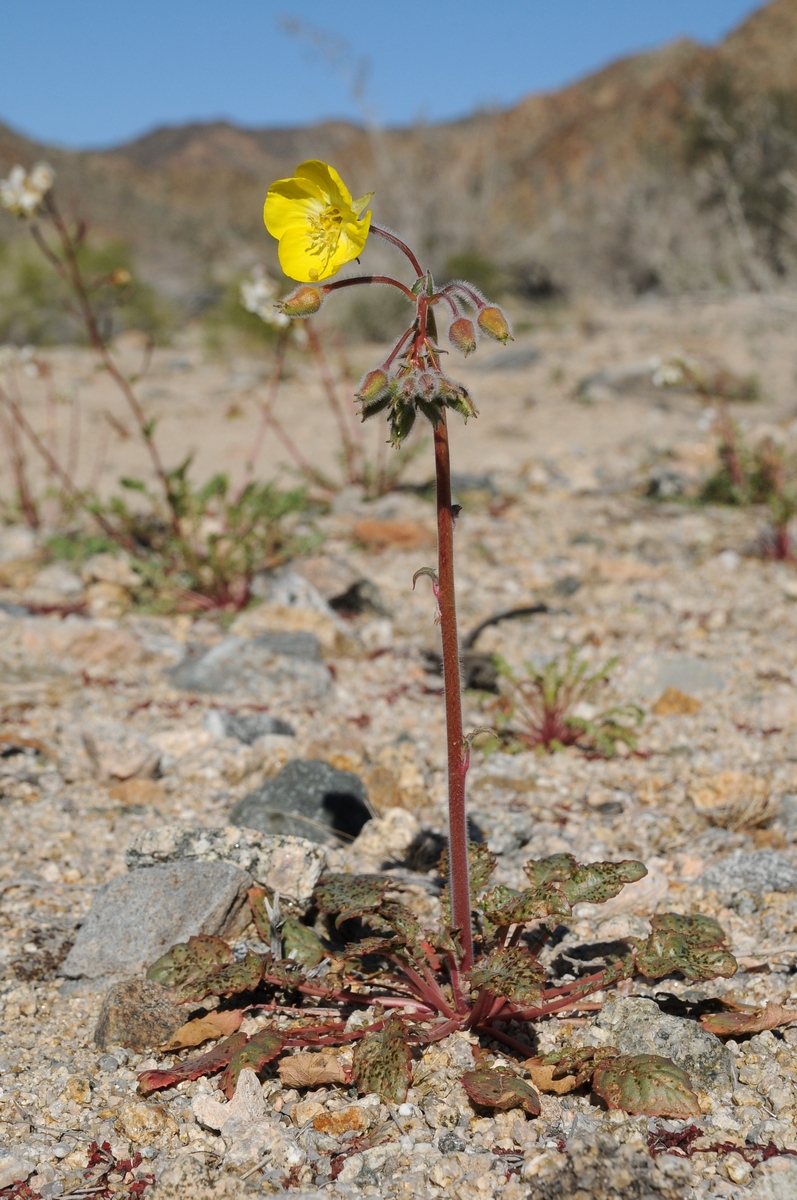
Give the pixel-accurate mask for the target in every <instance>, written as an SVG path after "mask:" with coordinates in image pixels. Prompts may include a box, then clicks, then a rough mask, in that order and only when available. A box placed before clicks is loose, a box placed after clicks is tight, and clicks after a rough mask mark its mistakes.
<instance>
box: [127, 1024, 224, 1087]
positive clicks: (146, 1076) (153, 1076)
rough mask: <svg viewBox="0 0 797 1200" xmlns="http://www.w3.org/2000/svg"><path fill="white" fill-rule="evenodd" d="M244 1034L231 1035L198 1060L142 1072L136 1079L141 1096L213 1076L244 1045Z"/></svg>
mask: <svg viewBox="0 0 797 1200" xmlns="http://www.w3.org/2000/svg"><path fill="white" fill-rule="evenodd" d="M246 1041H247V1038H246V1034H245V1033H233V1034H232V1035H231V1036H230V1037H228V1038H225V1039H224V1041H223V1042H219V1044H218V1046H216V1047H215V1048H214V1049H213V1050H209V1051H208V1053H207V1054H202V1055H201V1056H200V1057H199V1058H190V1059H188V1061H187V1062H181V1063H177V1064H176V1065H175V1066H173V1067H166V1068H165V1069H164V1070H162V1071H144V1072H143V1074H141V1075H139V1077H138V1090H139V1091H140V1092H141V1094H142V1096H148V1095H149V1093H150V1092H154V1091H156V1090H157V1089H158V1088H165V1087H173V1086H174V1085H175V1084H176V1083H182V1082H183V1081H184V1080H186V1079H201V1077H202V1076H203V1075H215V1074H216V1072H217V1071H221V1070H223V1069H224V1067H226V1066H227V1064H228V1063H229V1062H230V1061H231V1059H232V1058H233V1056H234V1055H235V1054H236V1052H237V1051H238V1050H241V1049H242V1048H243V1047H244V1046H245V1045H246Z"/></svg>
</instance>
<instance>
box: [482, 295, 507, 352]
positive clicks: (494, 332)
mask: <svg viewBox="0 0 797 1200" xmlns="http://www.w3.org/2000/svg"><path fill="white" fill-rule="evenodd" d="M478 321H479V329H481V331H482V333H486V334H487V336H488V337H491V338H495V340H496V341H497V342H504V343H506V342H507V341H510V342H513V341H514V340H515V339H514V338H513V337H512V330H511V329H510V328H509V322H508V321H507V319H506V317H505V316H504V314H503V313H502V312H501V309H500V308H498V307H497V305H495V304H487V305H485V307H484V308H483V309H481V310H480V312H479V317H478Z"/></svg>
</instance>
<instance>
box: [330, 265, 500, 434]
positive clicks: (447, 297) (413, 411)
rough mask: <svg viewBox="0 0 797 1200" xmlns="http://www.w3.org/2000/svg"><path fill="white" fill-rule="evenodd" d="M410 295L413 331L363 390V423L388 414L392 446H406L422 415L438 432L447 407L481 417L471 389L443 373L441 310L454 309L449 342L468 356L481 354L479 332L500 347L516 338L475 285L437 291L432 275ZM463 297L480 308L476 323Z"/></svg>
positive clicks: (419, 282) (367, 378) (368, 376)
mask: <svg viewBox="0 0 797 1200" xmlns="http://www.w3.org/2000/svg"><path fill="white" fill-rule="evenodd" d="M331 286H332V287H334V284H333V285H331ZM410 295H411V296H412V298H413V300H414V302H415V306H416V314H415V320H414V322H413V324H412V326H411V327H410V328H409V329H408V330H407V331H406V332H405V333H404V334H403V335H402V336H401V337H400V338H399V340H398V342H397V343H396V345H395V346H394V347H393V349H392V351H391V352H390V354H389V355H388V357H387V359H386V360H385V362H384V363H383V364H382V365H381V366H380V367H376V368H375V369H374V370H372V371H368V372H367V374H366V375H365V376H364V378H363V379H362V381H361V383H360V386H359V389H358V391H357V400H358V401H359V404H360V416H361V418H362V420H363V421H366V420H367V419H368V418H369V417H373V416H375V415H376V414H377V413H380V412H384V411H385V410H388V414H387V415H388V420H389V424H390V441H391V442H392V444H393V445H394V446H399V445H401V443H402V442H403V441H404V439H405V438H406V437H407V435H408V434H409V433H410V431H411V429H412V428H413V426H414V424H415V420H416V418H417V416H418V415H419V414H420V415H421V416H423V417H425V418H426V419H427V420H428V421H429V422H430V424H431V425H432V426H433V427H436V426H437V425H439V424H440V422H441V420H442V419H443V415H444V412H445V410H446V409H447V408H450V409H453V410H454V412H458V413H459V415H460V416H461V417H462V418H463V419H464V420H465V421H467V420H468V418H469V417H475V416H478V411H477V409H476V406H475V404H474V403H473V400H472V399H471V397H470V396H469V394H468V392H467V390H466V388H464V387H463V386H462V384H460V383H455V382H454V381H453V380H452V379H449V378H448V376H447V375H445V374H444V372H443V371H442V369H441V365H440V360H441V356H442V354H443V351H442V350H441V348H440V346H439V345H438V343H437V326H436V321H435V316H434V312H433V309H434V308H435V307H436V306H438V305H440V304H442V303H445V304H447V305H448V307H449V309H450V311H451V314H452V320H451V323H450V325H449V330H448V337H449V341H450V342H451V344H452V346H454V347H455V348H456V349H457V350H460V351H461V352H462V353H463V354H465V355H468V354H470V353H471V352H472V351H473V350H475V349H476V342H477V337H478V334H477V329H478V330H480V331H481V332H482V333H484V334H486V335H487V336H488V337H491V338H494V339H495V340H496V341H499V342H506V341H507V340H508V339H510V338H511V337H512V333H511V330H510V328H509V323H508V321H507V319H506V317H505V316H504V314H503V312H502V311H501V309H500V308H498V307H497V306H496V305H494V304H488V303H487V302H486V301H485V300H484V298H483V297H482V296H481V295H480V294H479V293H478V292H477V291H476V289H475V288H473V287H471V286H470V284H465V283H459V282H457V283H452V284H447V285H446V286H445V287H444V288H441V289H440V290H439V291H437V290H436V289H435V285H434V281H433V279H432V276H431V274H430V273H428V272H427V274H425V275H423V276H421V277H420V278H419V279H417V280H416V282H415V285H414V286H413V288H412V290H411V292H410ZM462 298H464V300H465V301H466V303H467V304H468V305H470V306H471V307H473V308H475V309H476V323H475V324H474V322H473V321H472V320H471V319H470V317H469V316H467V315H466V313H465V312H463V310H462Z"/></svg>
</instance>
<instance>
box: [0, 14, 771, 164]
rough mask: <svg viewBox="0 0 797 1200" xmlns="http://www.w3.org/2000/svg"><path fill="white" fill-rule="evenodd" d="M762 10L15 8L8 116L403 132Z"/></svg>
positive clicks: (45, 125) (112, 125) (76, 131)
mask: <svg viewBox="0 0 797 1200" xmlns="http://www.w3.org/2000/svg"><path fill="white" fill-rule="evenodd" d="M758 7H760V3H759V2H751V0H377V3H375V4H374V3H372V4H370V5H369V4H368V3H367V2H366V0H335V3H321V2H320V0H132V2H131V0H0V18H1V20H2V25H1V26H0V28H2V48H3V55H2V69H1V70H0V121H2V122H5V123H6V124H9V125H11V126H13V127H14V128H16V129H18V130H19V131H21V132H23V133H25V134H27V135H28V136H30V137H34V138H36V139H38V140H40V141H44V142H49V143H56V144H61V145H66V146H74V147H88V146H106V145H110V144H113V143H115V142H119V141H123V140H127V139H129V138H131V137H134V136H136V135H138V134H140V133H143V132H145V131H146V130H149V129H152V128H153V127H155V126H158V125H164V124H170V125H171V124H179V123H182V122H185V121H190V120H212V119H215V118H219V117H222V118H227V119H230V120H233V121H237V122H239V123H241V124H244V125H250V126H262V125H272V126H273V125H298V124H305V123H307V122H311V121H316V120H319V119H321V118H325V117H350V118H354V119H358V118H361V116H362V113H363V112H366V113H369V114H371V116H372V117H373V119H375V120H378V121H380V122H382V123H385V124H391V125H395V124H404V123H408V122H411V121H413V120H416V119H418V118H421V119H424V120H428V121H437V120H445V119H448V118H451V117H457V116H461V115H464V114H466V113H468V112H470V111H472V110H473V109H474V108H478V107H485V106H495V105H508V104H512V103H514V102H515V101H516V100H518V99H520V97H521V96H524V95H527V94H528V93H529V92H534V91H546V90H550V89H553V88H557V87H559V86H561V85H562V84H565V83H568V82H570V81H572V80H573V79H576V78H578V77H579V76H581V75H584V74H587V73H589V72H590V71H592V70H595V69H596V68H597V67H600V66H602V65H604V64H605V63H607V62H609V61H611V60H612V59H614V58H618V57H620V56H622V55H625V54H630V53H633V52H635V51H637V50H644V49H649V48H652V47H655V46H657V45H660V44H661V43H662V42H665V41H668V40H671V39H673V38H676V37H679V36H683V35H686V36H689V37H692V38H694V39H695V40H698V41H703V42H714V41H717V40H718V39H719V38H721V37H722V36H723V35H724V34H725V33H727V32H728V31H729V30H730V29H732V28H733V27H734V26H735V25H736V24H738V23H739V22H740V21H741V20H742V19H743V18H744V17H745V16H747V15H748V14H749V13H750V12H752V11H754V10H755V9H756V8H758ZM286 21H287V22H288V23H292V24H291V27H290V28H286ZM358 97H359V98H358Z"/></svg>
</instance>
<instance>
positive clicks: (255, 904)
mask: <svg viewBox="0 0 797 1200" xmlns="http://www.w3.org/2000/svg"><path fill="white" fill-rule="evenodd" d="M267 895H268V893H267V892H266V889H265V888H262V887H253V888H250V889H249V891H248V892H247V893H246V898H247V900H248V901H249V908H250V909H251V911H252V920H253V921H254V923H255V929H256V930H257V933H258V937H259V938H260V939H261V941H263V942H265V944H266V945H267V946H270V945H271V918H270V917H269V915H268V909H267V908H266V905H265V900H266V896H267Z"/></svg>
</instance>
